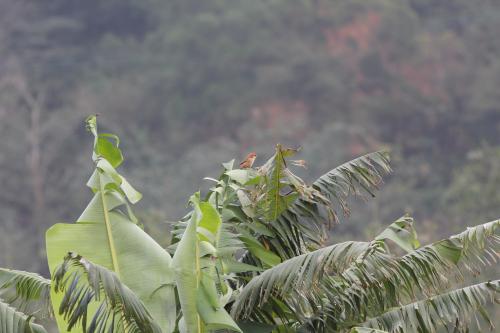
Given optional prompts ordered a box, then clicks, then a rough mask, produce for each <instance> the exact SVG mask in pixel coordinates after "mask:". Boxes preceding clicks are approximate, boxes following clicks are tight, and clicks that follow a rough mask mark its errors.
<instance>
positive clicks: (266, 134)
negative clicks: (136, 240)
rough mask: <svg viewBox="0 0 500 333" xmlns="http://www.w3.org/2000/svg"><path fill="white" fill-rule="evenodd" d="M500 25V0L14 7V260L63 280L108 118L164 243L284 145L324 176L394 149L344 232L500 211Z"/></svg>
mask: <svg viewBox="0 0 500 333" xmlns="http://www.w3.org/2000/svg"><path fill="white" fill-rule="evenodd" d="M499 30H500V2H498V1H494V0H477V1H467V0H454V1H433V0H425V1H422V0H402V1H389V0H372V1H363V0H348V1H334V0H309V1H301V0H297V1H286V0H252V1H247V0H231V1H228V0H213V1H203V2H200V1H192V0H170V1H160V0H141V1H139V0H107V1H98V0H87V1H78V0H51V1H35V0H16V1H7V0H0V184H1V186H2V191H1V192H0V211H1V219H0V266H2V267H16V268H18V269H26V270H31V271H38V272H41V273H43V274H45V275H46V274H47V273H48V266H47V262H46V258H45V252H44V250H43V249H44V246H45V240H44V231H45V230H46V229H47V228H48V227H49V226H51V225H52V224H54V223H55V222H61V221H65V222H69V221H73V220H75V219H76V218H77V216H78V212H81V211H82V210H83V209H84V207H85V204H84V203H86V202H87V201H88V199H89V195H90V194H89V192H88V189H87V188H86V187H85V186H84V184H85V182H86V181H87V179H88V177H89V176H90V174H91V172H92V168H93V166H92V163H91V162H90V159H89V158H90V152H91V147H92V142H91V140H88V135H87V133H86V132H85V129H84V126H82V124H83V120H84V119H85V118H86V117H87V116H88V115H89V114H95V113H98V114H99V117H98V119H99V122H100V126H101V129H102V131H104V132H113V133H117V134H118V135H120V136H121V137H124V138H126V140H124V142H123V143H122V145H121V147H122V149H123V151H124V154H125V157H126V162H125V164H124V166H123V173H124V174H125V175H126V176H127V178H129V179H133V181H134V185H135V186H136V187H137V188H138V189H139V190H140V191H141V192H142V193H143V195H144V198H145V200H143V201H142V202H141V203H139V204H138V206H137V207H136V208H135V211H136V214H137V216H138V217H139V218H140V219H141V220H142V221H143V223H144V225H145V229H146V230H148V231H149V232H150V233H151V234H153V235H154V236H156V238H157V240H158V242H159V243H160V244H162V245H164V246H167V245H169V244H168V243H169V239H168V238H167V237H164V234H163V232H164V231H166V230H168V229H169V225H168V224H167V223H165V222H166V221H176V220H178V219H180V218H181V217H183V216H184V214H185V213H186V212H187V211H188V209H187V206H186V205H187V198H189V195H190V194H191V193H193V192H195V191H196V190H198V189H199V187H200V186H202V185H201V184H204V182H203V178H204V177H207V176H210V177H218V173H219V171H220V163H221V162H223V161H229V160H231V159H233V158H235V159H236V160H241V159H243V157H244V156H245V155H246V154H247V153H248V152H250V151H256V152H257V161H258V162H259V164H262V163H264V162H265V161H266V160H267V159H268V158H269V157H270V156H272V155H273V153H274V146H275V144H277V143H282V144H284V145H286V146H290V147H296V146H301V151H300V153H299V158H300V159H304V160H306V161H309V162H310V163H309V165H308V169H307V172H305V171H304V172H303V176H304V177H305V179H306V180H312V179H315V178H316V177H318V176H320V175H321V174H323V173H324V172H326V171H328V170H329V169H330V168H331V166H334V165H339V164H340V163H342V162H344V161H347V160H350V159H352V158H354V157H357V156H360V155H362V154H364V153H367V152H371V151H375V150H379V149H382V148H388V149H390V150H391V151H392V156H393V164H392V167H393V169H394V173H393V174H392V175H391V177H390V178H389V179H387V180H386V182H385V184H384V185H382V186H383V191H381V192H380V193H379V194H378V195H377V197H376V198H375V199H373V200H369V201H367V202H364V201H363V200H356V202H354V203H353V207H355V208H356V209H353V213H352V214H351V216H350V217H349V219H347V218H344V217H341V220H342V223H341V225H339V226H335V227H334V228H333V231H332V232H333V238H334V239H337V240H340V239H345V238H356V239H368V238H369V237H372V236H374V235H375V234H377V233H378V232H379V231H380V230H381V229H383V228H382V226H385V225H387V224H389V223H391V222H392V221H394V220H396V219H397V218H399V217H400V216H402V215H403V214H404V213H406V212H407V213H410V214H412V215H413V216H414V217H415V219H416V221H417V222H416V223H417V224H416V225H417V230H418V232H419V235H420V238H421V239H423V240H427V241H433V240H436V239H438V238H439V237H442V236H444V235H448V234H451V233H455V232H459V231H460V230H462V229H464V228H465V226H469V225H476V224H478V223H482V222H485V221H489V220H492V219H494V218H498V217H499V216H500V205H499V204H498V203H499V202H500V191H498V187H499V185H500V135H499V134H500V93H499V90H498V87H499V86H500V35H499V34H498V31H499ZM299 172H301V171H299ZM309 177H310V178H309ZM205 183H206V187H205V188H202V190H203V189H205V190H206V188H208V186H210V185H211V184H210V183H209V182H205Z"/></svg>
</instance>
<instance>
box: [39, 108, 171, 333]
mask: <svg viewBox="0 0 500 333" xmlns="http://www.w3.org/2000/svg"><path fill="white" fill-rule="evenodd" d="M87 126H88V128H89V130H90V132H91V133H92V134H93V135H94V138H95V145H94V150H93V160H94V163H95V166H96V169H95V170H94V172H93V174H92V176H91V177H90V179H89V181H88V183H87V185H88V186H89V187H90V188H91V190H92V192H93V193H94V195H93V198H92V199H91V201H90V203H89V204H88V206H87V207H86V208H85V210H84V211H83V213H82V215H81V216H80V217H79V218H78V219H77V222H76V223H74V224H67V223H59V224H55V225H54V226H52V227H51V228H50V229H49V230H48V231H47V235H46V237H47V257H48V260H49V267H50V271H51V272H54V271H55V269H56V267H57V266H58V265H59V264H60V263H61V259H62V258H64V257H65V256H66V255H67V253H68V252H75V253H78V254H79V255H81V256H82V257H84V258H86V260H88V261H89V262H92V263H94V264H96V265H99V266H103V267H105V268H107V269H109V270H111V271H113V272H115V273H116V275H117V276H118V277H119V278H120V280H121V281H123V283H125V284H126V285H127V286H128V287H129V288H130V289H131V290H132V291H133V292H134V293H135V294H136V295H137V297H139V299H140V300H141V301H142V302H143V303H144V305H145V306H146V308H147V309H148V311H149V312H150V313H151V316H152V317H153V318H154V319H155V321H156V322H158V324H159V325H160V326H161V328H162V331H163V332H171V331H172V330H173V327H174V326H175V320H176V312H175V308H176V307H175V304H173V303H172V302H171V300H172V299H173V298H174V297H175V296H174V295H175V294H174V289H173V285H172V284H173V281H174V277H173V272H172V270H171V267H170V266H171V262H172V259H171V257H170V255H169V254H168V253H167V252H166V251H165V250H164V249H162V248H161V247H160V246H159V245H158V244H157V243H156V242H155V241H154V240H153V239H152V238H151V237H150V236H149V235H148V234H147V233H145V232H144V231H143V230H142V229H141V227H140V226H139V225H138V224H137V223H138V221H137V219H136V218H135V216H134V214H133V212H132V210H131V207H130V204H131V203H134V202H136V201H137V200H138V199H139V198H140V195H139V194H138V192H137V191H135V190H134V189H133V188H132V187H131V186H130V184H129V183H128V182H127V181H126V180H125V178H124V177H123V176H121V175H120V174H119V173H118V172H117V171H116V170H115V168H114V167H113V165H117V164H119V162H121V159H115V157H117V156H121V153H118V150H117V149H118V148H117V144H118V141H117V140H116V141H115V143H114V146H108V145H103V144H101V146H106V147H107V148H106V149H104V150H103V149H101V150H98V149H99V141H101V140H108V138H109V136H102V135H98V134H97V128H96V123H95V117H91V118H89V119H88V120H87ZM108 159H110V160H108ZM146 257H147V258H148V260H147V261H145V260H144V258H146ZM145 272H148V273H147V274H145ZM52 300H53V305H54V312H55V313H56V319H57V322H58V326H59V330H60V331H61V332H65V331H67V330H66V327H67V324H66V323H65V320H64V318H63V316H62V315H60V314H58V309H59V304H60V303H61V302H62V301H63V298H62V295H61V294H57V293H55V291H53V292H52ZM92 304H93V305H92V306H93V307H94V308H93V309H92V310H90V313H93V312H94V311H97V304H95V303H92ZM167 310H168V311H167ZM89 318H90V315H89ZM88 320H90V319H88ZM68 331H69V329H68Z"/></svg>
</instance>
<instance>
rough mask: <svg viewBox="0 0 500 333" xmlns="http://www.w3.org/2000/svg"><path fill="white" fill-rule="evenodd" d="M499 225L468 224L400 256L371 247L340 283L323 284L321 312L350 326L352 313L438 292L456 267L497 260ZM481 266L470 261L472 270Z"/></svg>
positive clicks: (379, 309)
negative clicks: (324, 304) (324, 301)
mask: <svg viewBox="0 0 500 333" xmlns="http://www.w3.org/2000/svg"><path fill="white" fill-rule="evenodd" d="M499 225H500V220H497V221H493V222H489V223H485V224H483V225H479V226H476V227H473V228H468V230H466V231H464V232H462V233H460V234H457V235H454V236H451V237H450V238H448V239H444V240H440V241H438V242H435V243H432V244H429V245H426V246H424V247H421V248H419V249H416V250H414V251H412V252H410V253H408V254H406V255H404V256H402V257H393V256H390V255H388V254H387V253H384V252H380V251H373V252H371V253H369V254H368V255H367V256H366V257H365V258H364V259H363V260H362V261H361V262H357V263H355V264H353V265H352V267H350V268H349V269H348V270H346V271H345V272H344V273H343V274H342V281H341V282H339V281H327V282H330V284H328V283H325V290H324V294H325V295H326V296H327V297H328V298H329V299H330V302H329V304H328V306H327V311H325V312H326V313H327V314H328V316H330V317H331V318H332V319H333V318H334V320H335V321H336V322H337V323H339V322H340V323H342V322H343V323H345V324H346V326H349V325H351V321H353V320H356V318H364V317H365V316H373V315H376V314H378V313H381V312H383V311H385V309H389V308H391V307H394V306H397V305H398V304H401V303H405V302H408V301H412V300H415V299H418V298H419V297H420V296H421V295H424V296H426V297H430V296H432V295H434V294H437V293H439V292H441V291H442V290H444V289H446V288H448V287H449V285H450V283H451V282H452V281H451V279H453V277H456V278H459V277H461V274H462V273H461V271H462V269H461V268H463V267H465V268H469V269H471V268H470V267H471V262H480V263H482V264H483V265H487V264H489V263H493V262H496V260H497V259H498V256H499V254H498V247H499V245H500V242H499V237H498V235H497V234H496V233H495V232H496V229H497V228H498V226H499ZM480 268H481V267H479V265H478V264H475V266H474V269H473V273H477V272H478V269H480ZM343 286H344V287H343ZM340 314H342V315H340ZM339 318H342V319H341V320H339ZM341 326H342V324H341Z"/></svg>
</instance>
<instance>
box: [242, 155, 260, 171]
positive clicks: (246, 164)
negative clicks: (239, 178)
mask: <svg viewBox="0 0 500 333" xmlns="http://www.w3.org/2000/svg"><path fill="white" fill-rule="evenodd" d="M256 158H257V154H256V153H255V152H254V151H253V152H251V153H249V154H248V155H247V157H245V159H244V160H243V161H242V162H241V163H240V168H242V169H250V168H251V167H252V165H253V162H255V159H256Z"/></svg>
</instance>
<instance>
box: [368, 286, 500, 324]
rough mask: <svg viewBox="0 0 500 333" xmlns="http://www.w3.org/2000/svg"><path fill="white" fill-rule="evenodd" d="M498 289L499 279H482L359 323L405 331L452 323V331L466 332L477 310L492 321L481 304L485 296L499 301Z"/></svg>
mask: <svg viewBox="0 0 500 333" xmlns="http://www.w3.org/2000/svg"><path fill="white" fill-rule="evenodd" d="M499 293H500V280H495V281H489V282H483V283H479V284H476V285H473V286H468V287H465V288H461V289H457V290H453V291H450V292H447V293H444V294H440V295H437V296H433V297H430V298H428V299H425V300H422V301H418V302H414V303H410V304H407V305H404V306H401V307H398V308H395V309H391V310H390V311H387V312H385V313H383V314H381V315H380V316H377V317H375V318H371V319H369V320H368V321H366V322H365V323H363V324H362V326H365V327H372V328H380V329H384V330H387V331H389V332H401V333H404V332H435V331H436V329H437V328H438V327H439V326H446V325H450V324H451V325H452V326H453V327H454V328H455V331H462V330H463V331H464V332H465V331H467V332H468V330H467V329H466V328H467V327H468V323H469V322H470V320H471V316H472V315H474V314H475V313H476V312H479V313H480V314H481V316H482V317H483V319H485V320H486V321H487V322H488V323H490V325H491V321H490V319H489V317H488V315H487V313H486V311H485V310H484V309H483V305H484V304H485V303H486V302H487V300H488V299H490V300H491V301H496V302H498V298H497V295H498V294H499Z"/></svg>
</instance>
